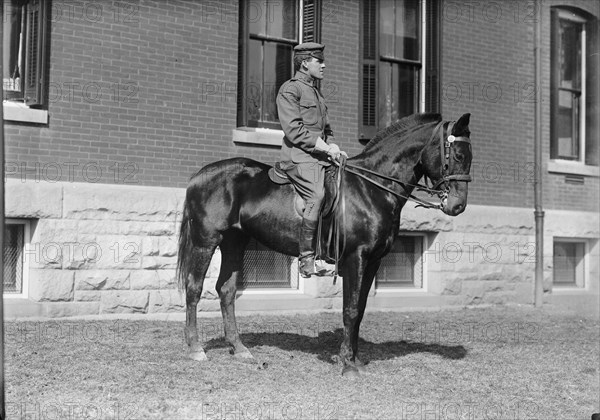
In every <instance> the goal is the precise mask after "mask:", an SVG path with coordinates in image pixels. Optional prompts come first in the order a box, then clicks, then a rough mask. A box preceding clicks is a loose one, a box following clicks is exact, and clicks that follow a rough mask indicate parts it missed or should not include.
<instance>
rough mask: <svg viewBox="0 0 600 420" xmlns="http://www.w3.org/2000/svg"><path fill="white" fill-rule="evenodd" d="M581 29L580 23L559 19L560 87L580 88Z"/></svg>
mask: <svg viewBox="0 0 600 420" xmlns="http://www.w3.org/2000/svg"><path fill="white" fill-rule="evenodd" d="M581 29H582V25H581V24H580V23H577V22H572V21H568V20H561V21H560V57H559V60H560V87H563V88H567V89H577V90H580V89H581Z"/></svg>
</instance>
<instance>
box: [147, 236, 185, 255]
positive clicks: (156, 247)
mask: <svg viewBox="0 0 600 420" xmlns="http://www.w3.org/2000/svg"><path fill="white" fill-rule="evenodd" d="M177 246H178V243H177V237H176V236H152V237H145V238H143V239H142V256H144V257H146V256H150V257H153V256H160V257H176V256H177Z"/></svg>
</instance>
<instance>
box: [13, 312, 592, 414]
mask: <svg viewBox="0 0 600 420" xmlns="http://www.w3.org/2000/svg"><path fill="white" fill-rule="evenodd" d="M238 322H239V325H240V330H241V331H240V332H241V333H242V339H243V341H244V343H245V344H246V346H247V347H248V348H249V349H250V350H251V351H252V353H253V354H254V357H255V360H254V361H240V360H236V359H235V358H234V357H233V356H231V355H230V354H229V349H228V347H227V346H226V345H225V342H224V341H223V339H222V326H221V318H220V317H219V318H200V319H199V331H200V334H201V335H202V336H203V337H204V340H205V343H206V346H205V348H206V353H207V356H208V358H209V361H207V362H203V363H199V362H195V361H192V360H188V359H187V358H186V352H185V351H186V346H185V343H184V339H183V322H182V321H179V322H173V321H149V320H137V319H136V320H132V319H119V320H116V319H112V320H102V321H98V320H51V321H27V322H9V323H7V324H6V326H5V333H6V338H5V341H6V348H5V372H6V373H5V379H6V385H5V388H6V408H7V418H9V419H12V418H15V419H21V418H28V419H36V420H37V419H40V420H41V419H115V420H116V419H119V420H124V419H149V418H153V419H182V420H183V419H207V420H208V419H219V420H221V419H236V420H238V419H252V420H255V419H419V420H421V419H428V420H430V419H436V420H438V419H448V420H450V419H461V420H462V419H469V420H472V419H568V420H575V419H586V420H588V419H590V416H591V414H592V413H593V412H599V411H600V402H599V398H600V397H599V396H600V379H599V377H600V370H599V369H600V331H599V327H600V324H599V323H598V321H596V320H594V319H586V318H582V317H578V316H573V315H569V314H566V313H553V312H550V311H549V310H547V309H542V310H535V309H533V308H525V307H494V308H478V309H470V310H458V311H443V312H404V313H402V312H367V314H366V315H365V319H364V320H363V323H362V330H361V343H360V356H361V359H362V360H363V361H365V362H367V363H368V364H367V373H366V374H363V375H362V377H361V379H360V380H358V381H353V380H348V379H343V378H342V377H341V375H340V372H341V366H340V364H339V363H338V362H337V352H338V349H339V345H340V343H341V339H342V330H341V326H342V322H341V313H321V314H303V315H285V316H283V315H248V316H238Z"/></svg>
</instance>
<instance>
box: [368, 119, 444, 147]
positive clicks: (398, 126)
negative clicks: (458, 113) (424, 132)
mask: <svg viewBox="0 0 600 420" xmlns="http://www.w3.org/2000/svg"><path fill="white" fill-rule="evenodd" d="M441 120H442V116H441V115H440V114H434V113H424V114H412V115H409V116H407V117H404V118H402V119H400V120H398V121H396V122H394V123H393V124H391V125H390V126H388V127H386V128H384V129H382V130H380V131H378V132H377V134H375V136H373V138H372V139H371V141H369V142H368V143H367V145H366V146H365V148H364V150H363V151H364V152H367V151H369V150H370V149H372V148H373V147H374V146H375V145H376V144H378V143H379V142H381V141H382V140H385V139H387V138H389V137H392V136H398V137H401V136H402V134H403V133H406V132H407V131H409V130H412V129H413V128H415V127H417V126H419V125H423V124H428V123H433V122H440V121H441Z"/></svg>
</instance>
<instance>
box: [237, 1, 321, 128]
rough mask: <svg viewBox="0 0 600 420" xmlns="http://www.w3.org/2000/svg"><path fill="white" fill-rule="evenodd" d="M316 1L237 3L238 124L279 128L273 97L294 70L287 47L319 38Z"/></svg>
mask: <svg viewBox="0 0 600 420" xmlns="http://www.w3.org/2000/svg"><path fill="white" fill-rule="evenodd" d="M320 14H321V4H320V1H319V0H286V1H280V0H265V1H261V2H255V1H252V0H244V1H242V2H241V4H240V25H241V26H240V31H239V36H240V49H239V73H238V113H237V114H238V115H237V120H238V121H237V125H238V127H262V128H272V129H281V126H280V124H279V119H278V117H277V105H276V102H275V100H276V96H277V92H278V91H279V87H280V86H281V85H282V84H283V83H284V82H285V81H286V80H288V79H290V78H291V77H292V76H293V75H294V68H293V63H292V59H293V49H294V46H296V45H297V44H299V43H302V42H319V41H320V20H321V18H320Z"/></svg>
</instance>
